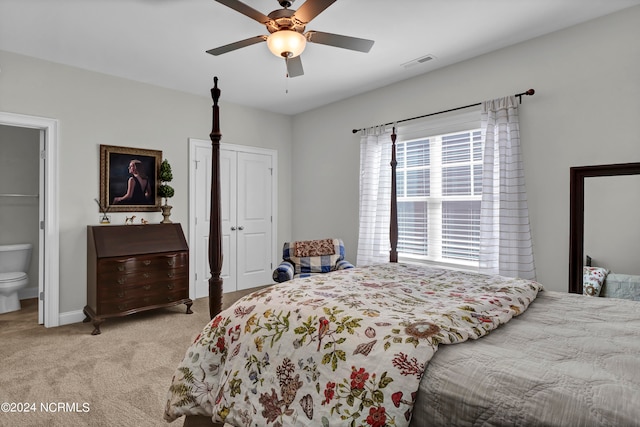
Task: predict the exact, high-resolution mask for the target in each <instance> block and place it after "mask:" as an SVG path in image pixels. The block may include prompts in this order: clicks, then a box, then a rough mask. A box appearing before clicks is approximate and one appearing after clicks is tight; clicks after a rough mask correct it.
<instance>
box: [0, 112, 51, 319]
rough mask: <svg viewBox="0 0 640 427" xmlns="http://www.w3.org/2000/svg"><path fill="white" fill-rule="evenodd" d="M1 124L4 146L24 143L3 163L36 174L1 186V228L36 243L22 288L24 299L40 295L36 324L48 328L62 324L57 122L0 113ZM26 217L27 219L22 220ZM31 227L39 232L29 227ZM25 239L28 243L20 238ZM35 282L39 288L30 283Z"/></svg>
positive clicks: (16, 240) (13, 237)
mask: <svg viewBox="0 0 640 427" xmlns="http://www.w3.org/2000/svg"><path fill="white" fill-rule="evenodd" d="M0 127H1V129H0V136H1V137H2V144H7V143H8V142H7V141H16V142H18V143H20V144H21V145H24V147H21V148H20V149H17V150H16V149H12V150H11V152H12V160H8V159H5V160H4V161H5V162H7V164H6V165H3V166H5V167H7V168H9V169H13V170H15V171H19V170H20V168H21V167H25V168H31V169H33V170H32V171H30V172H31V173H32V175H33V176H34V178H35V177H37V178H35V179H34V182H31V183H28V184H27V186H22V187H21V186H18V185H17V184H16V186H15V187H14V188H15V191H14V189H12V188H11V187H6V188H5V187H3V189H2V190H1V191H0V194H2V196H0V198H1V199H2V200H0V204H2V205H3V206H4V207H3V209H4V212H3V211H0V213H1V214H2V215H1V216H0V227H1V228H5V227H7V228H5V230H8V231H7V233H14V231H13V230H16V231H15V233H20V235H19V236H16V235H15V234H12V235H10V237H9V238H11V239H15V243H33V244H34V245H33V247H34V252H33V254H32V268H31V270H30V271H29V279H30V285H29V286H28V287H27V288H26V289H25V290H23V294H22V295H21V297H27V298H30V297H36V298H37V299H38V323H40V324H43V325H44V326H45V327H54V326H58V325H59V324H60V321H59V307H58V303H59V261H58V260H59V253H58V241H59V237H58V236H59V225H58V179H57V176H58V161H57V159H58V121H57V120H55V119H48V118H42V117H35V116H26V115H21V114H13V113H2V112H0ZM0 147H1V146H0ZM5 147H7V146H5ZM14 148H15V147H14ZM8 151H9V149H7V152H8ZM32 156H35V157H36V158H35V159H33V158H32ZM16 173H17V172H16ZM23 176H24V175H23ZM29 179H30V178H29ZM12 182H15V179H12ZM25 189H26V190H25ZM11 212H12V213H11ZM16 212H17V213H16ZM23 216H24V217H25V220H24V221H25V222H24V224H20V221H22V217H23ZM9 227H11V228H9ZM25 227H29V228H30V229H29V230H27V231H25V232H24V233H21V232H20V231H19V230H20V229H21V228H22V229H23V231H24V230H25ZM33 227H35V230H33V229H31V228H33ZM3 235H4V236H6V235H7V234H4V233H3ZM22 236H24V238H23V237H22ZM24 239H28V240H30V241H25V242H18V240H24ZM5 243H9V242H5ZM35 283H37V288H35V287H34V286H32V285H33V284H35Z"/></svg>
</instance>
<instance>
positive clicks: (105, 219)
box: [93, 199, 111, 224]
mask: <svg viewBox="0 0 640 427" xmlns="http://www.w3.org/2000/svg"><path fill="white" fill-rule="evenodd" d="M93 200H95V201H96V203H97V204H98V206H99V207H100V212H101V213H102V217H101V218H100V224H111V218H109V216H108V215H107V212H109V208H105V207H104V206H102V204H101V203H100V202H99V201H98V199H93Z"/></svg>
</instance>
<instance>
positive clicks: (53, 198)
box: [0, 112, 60, 328]
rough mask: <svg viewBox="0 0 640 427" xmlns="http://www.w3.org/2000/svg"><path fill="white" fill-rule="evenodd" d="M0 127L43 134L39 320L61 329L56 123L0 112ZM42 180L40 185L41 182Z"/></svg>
mask: <svg viewBox="0 0 640 427" xmlns="http://www.w3.org/2000/svg"><path fill="white" fill-rule="evenodd" d="M0 125H6V126H15V127H23V128H31V129H39V130H41V131H42V133H43V138H42V140H43V143H44V144H43V145H44V149H43V158H44V163H45V167H44V171H43V172H41V174H44V186H42V187H41V188H42V190H43V191H44V218H41V219H42V220H43V226H44V229H41V232H42V233H41V241H40V248H41V250H42V261H41V264H40V265H41V267H40V276H41V277H40V278H39V283H40V285H39V286H40V288H41V292H42V293H43V300H42V301H41V304H39V307H40V309H39V312H40V313H39V315H38V318H39V319H41V321H42V322H43V323H44V326H45V327H47V328H49V327H55V326H59V325H60V318H59V309H60V307H59V302H60V293H59V291H60V283H59V282H60V248H59V246H60V243H59V242H60V225H59V201H58V188H59V185H58V139H59V135H58V127H59V124H58V120H56V119H50V118H45V117H36V116H27V115H23V114H15V113H5V112H0ZM42 178H43V177H41V181H42Z"/></svg>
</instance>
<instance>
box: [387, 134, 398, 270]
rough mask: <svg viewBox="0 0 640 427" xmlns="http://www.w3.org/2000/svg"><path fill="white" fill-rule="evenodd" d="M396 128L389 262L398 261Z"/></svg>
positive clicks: (393, 155) (393, 150) (392, 151)
mask: <svg viewBox="0 0 640 427" xmlns="http://www.w3.org/2000/svg"><path fill="white" fill-rule="evenodd" d="M397 165H398V162H397V161H396V128H395V127H394V128H393V132H392V133H391V221H390V223H389V241H390V243H391V250H390V251H389V262H398V250H397V248H398V197H397V194H396V166H397Z"/></svg>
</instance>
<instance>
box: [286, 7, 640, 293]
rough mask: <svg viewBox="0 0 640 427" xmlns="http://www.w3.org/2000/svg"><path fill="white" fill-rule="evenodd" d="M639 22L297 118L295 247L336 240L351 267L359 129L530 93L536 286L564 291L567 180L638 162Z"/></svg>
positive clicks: (536, 45) (570, 35)
mask: <svg viewBox="0 0 640 427" xmlns="http://www.w3.org/2000/svg"><path fill="white" fill-rule="evenodd" d="M638 22H640V7H634V8H631V9H627V10H625V11H622V12H620V13H616V14H613V15H609V16H606V17H603V18H600V19H597V20H594V21H591V22H587V23H584V24H581V25H578V26H575V27H572V28H569V29H566V30H563V31H560V32H556V33H553V34H550V35H547V36H543V37H540V38H537V39H534V40H531V41H528V42H524V43H521V44H518V45H516V46H512V47H509V48H505V49H502V50H500V51H497V52H494V53H490V54H486V55H482V56H480V57H477V58H475V59H472V60H468V61H465V62H462V63H459V64H456V65H453V66H450V67H447V68H445V69H441V70H437V71H434V72H431V73H428V74H424V75H422V76H418V77H416V78H413V79H410V80H407V81H404V82H401V83H397V84H394V85H391V86H388V87H385V88H382V89H379V90H375V91H372V92H369V93H366V94H364V95H360V96H356V97H353V98H351V99H347V100H345V101H342V102H338V103H335V104H332V105H330V106H327V107H323V108H319V109H316V110H313V111H309V112H306V113H304V114H300V115H298V116H296V117H295V120H294V135H293V137H294V141H295V144H294V146H293V176H295V177H296V180H295V183H294V187H293V196H292V203H293V225H292V227H293V228H292V231H293V236H294V238H309V237H312V236H325V235H337V236H340V237H342V238H343V239H344V241H345V245H346V249H347V256H348V258H350V259H351V260H355V253H356V245H357V237H358V164H359V137H358V136H357V135H353V134H352V133H351V129H353V128H361V127H366V126H371V125H376V124H381V123H386V122H390V121H394V120H399V119H404V118H408V117H415V116H418V115H421V114H427V113H431V112H435V111H440V110H443V109H448V108H452V107H457V106H461V105H467V104H470V103H474V102H479V101H482V100H486V99H492V98H497V97H501V96H505V95H511V94H515V93H519V92H523V91H525V90H527V89H529V88H534V89H535V90H536V95H535V96H533V97H526V98H524V99H523V104H522V108H521V109H520V118H521V138H522V145H523V160H524V164H525V173H526V184H527V192H528V203H529V212H530V219H531V227H532V233H533V244H534V255H535V262H536V270H537V278H538V280H539V281H540V282H541V283H542V284H543V285H545V287H547V288H548V289H551V290H558V291H566V290H567V289H568V276H569V273H568V259H569V255H568V253H569V168H570V167H571V166H584V165H593V164H604V163H622V162H638V161H640V139H639V137H638V135H639V134H638V130H637V123H638V120H639V119H640V78H639V76H640V43H638V40H640V25H638ZM432 53H433V54H434V55H435V56H436V57H437V56H438V52H432ZM389 60H391V61H393V58H390V59H389ZM398 72H402V71H401V67H398Z"/></svg>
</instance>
